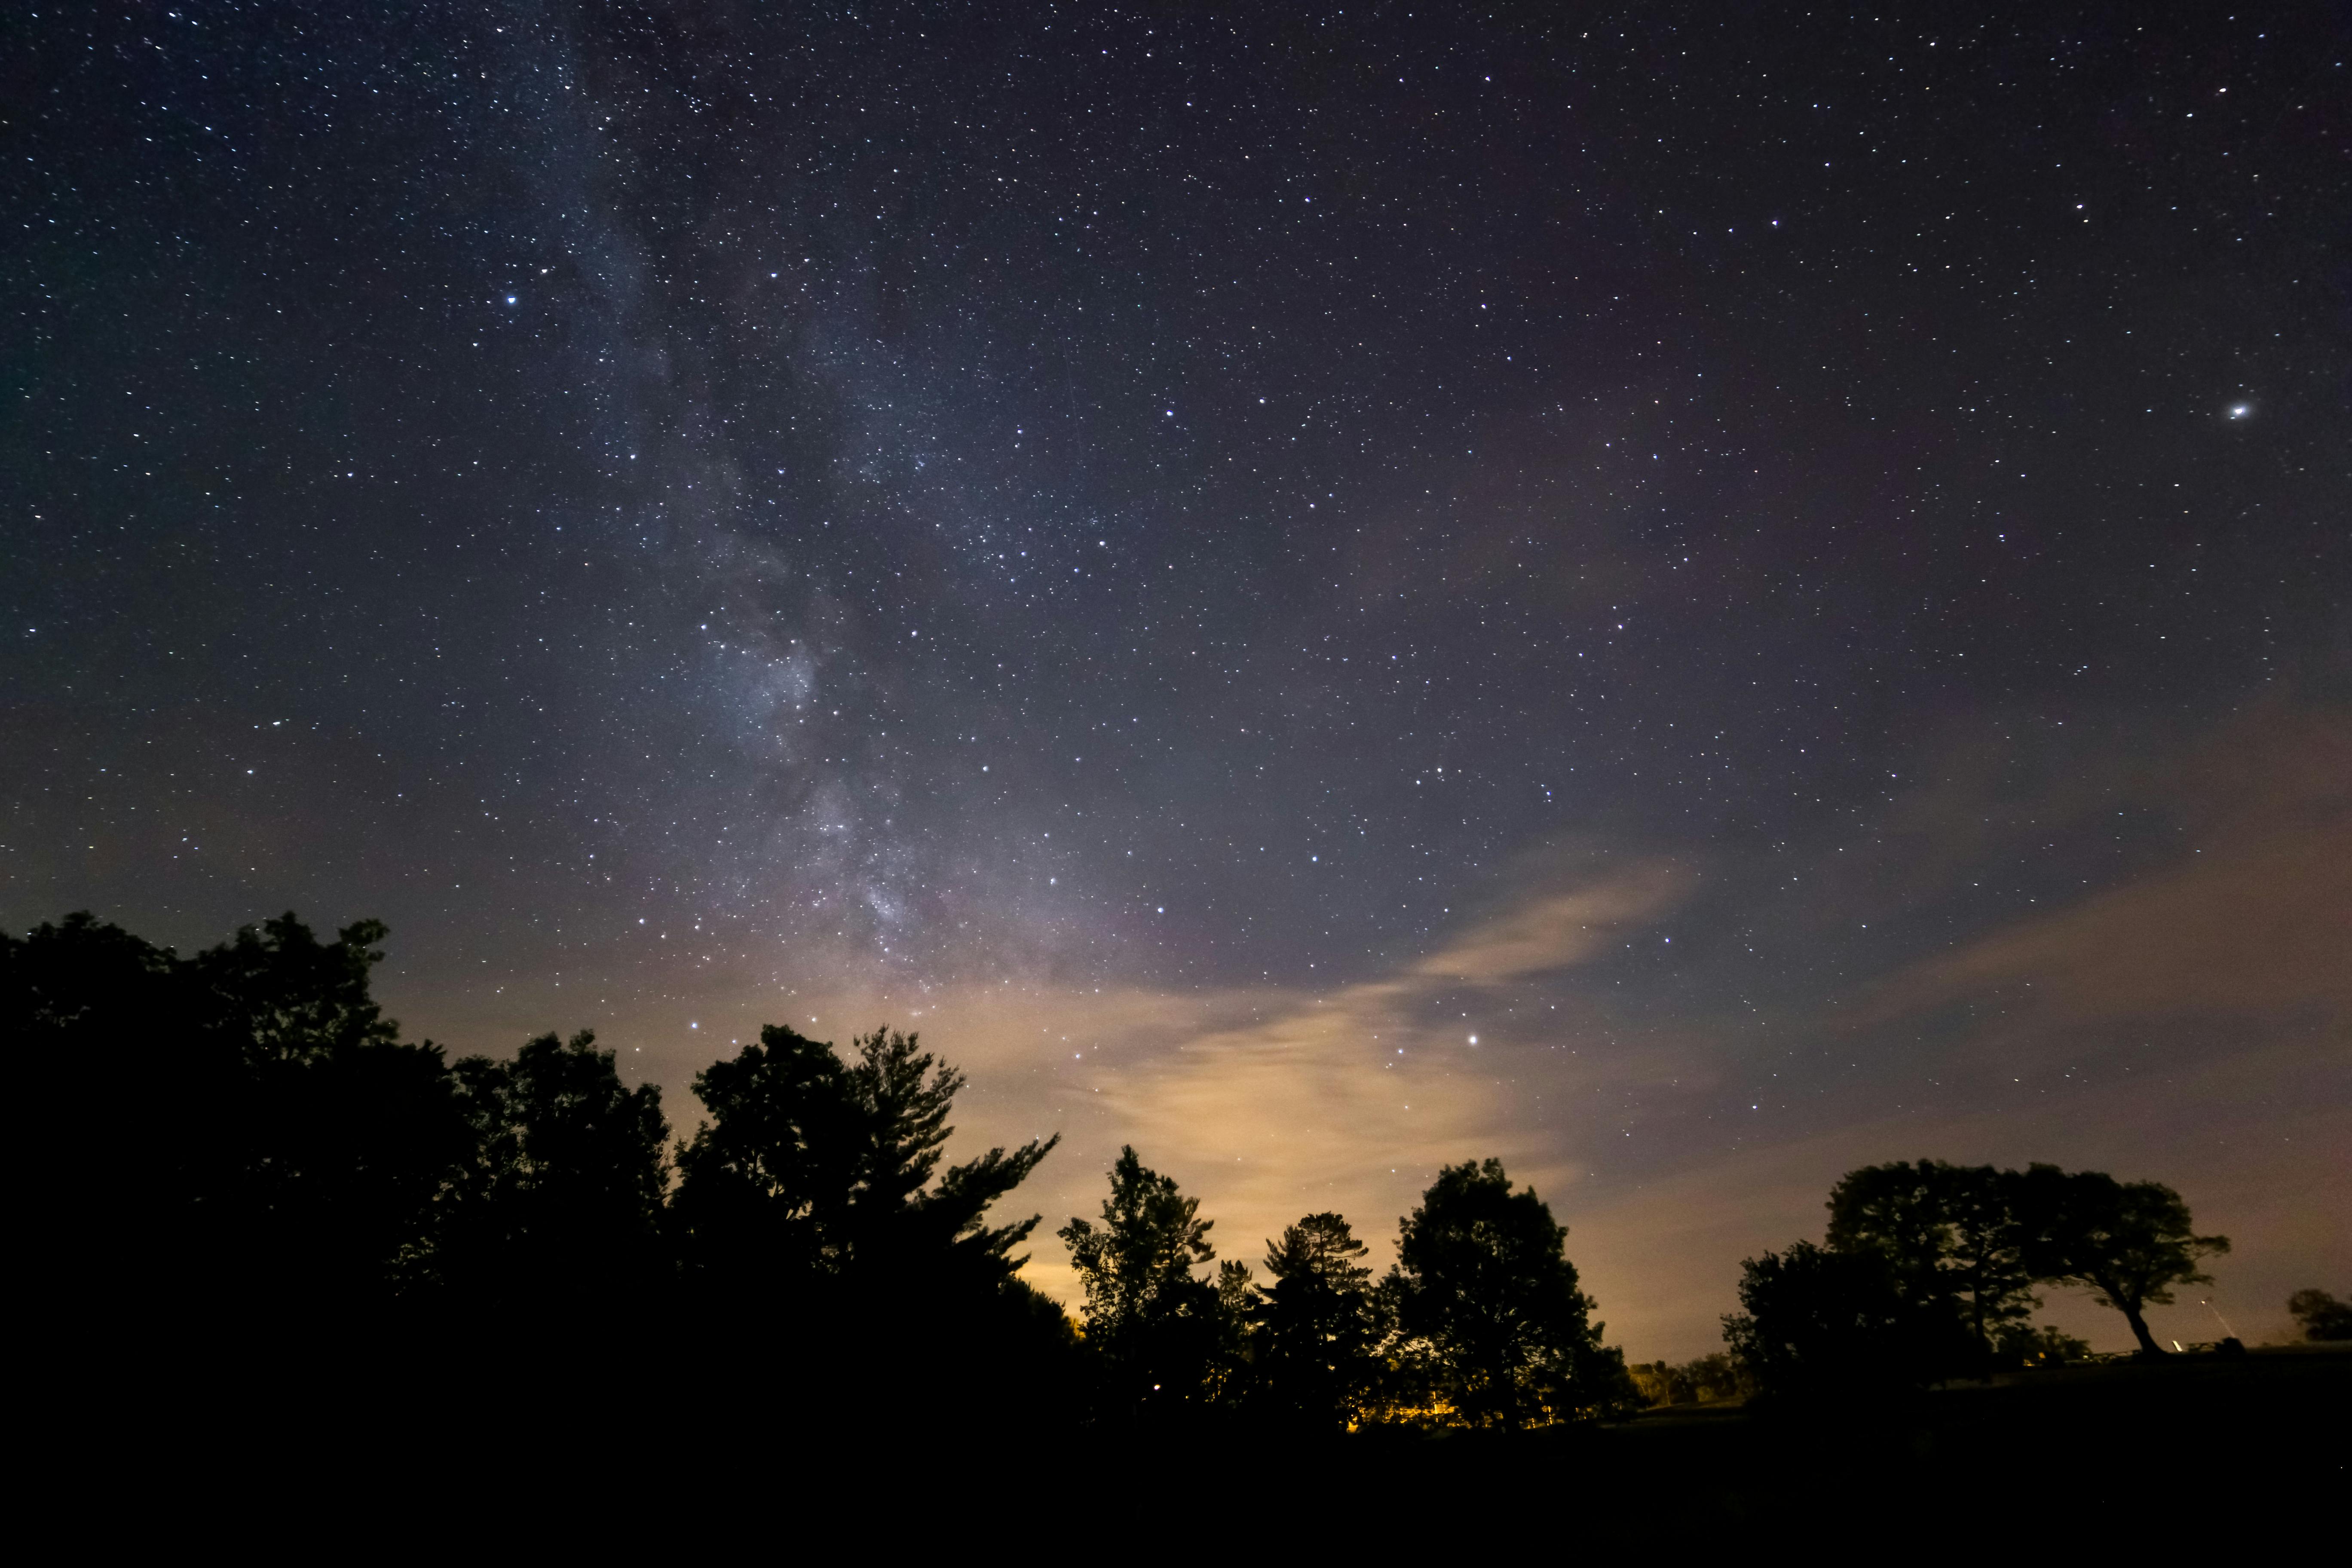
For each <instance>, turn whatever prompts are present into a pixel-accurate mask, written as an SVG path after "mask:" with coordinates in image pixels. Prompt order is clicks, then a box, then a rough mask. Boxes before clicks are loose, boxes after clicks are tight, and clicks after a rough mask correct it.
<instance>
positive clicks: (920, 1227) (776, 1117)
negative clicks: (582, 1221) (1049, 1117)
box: [672, 1024, 1060, 1289]
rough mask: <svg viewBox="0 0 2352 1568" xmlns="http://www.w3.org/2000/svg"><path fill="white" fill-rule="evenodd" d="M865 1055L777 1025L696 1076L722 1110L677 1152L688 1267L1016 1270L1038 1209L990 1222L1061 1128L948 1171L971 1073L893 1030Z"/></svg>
mask: <svg viewBox="0 0 2352 1568" xmlns="http://www.w3.org/2000/svg"><path fill="white" fill-rule="evenodd" d="M853 1045H854V1047H855V1048H856V1053H857V1054H856V1059H855V1060H854V1061H851V1062H847V1063H845V1062H844V1061H843V1060H842V1059H841V1058H839V1057H838V1056H837V1055H835V1052H834V1049H833V1047H831V1046H828V1045H824V1044H822V1043H820V1042H818V1041H815V1040H811V1039H808V1038H806V1037H803V1036H801V1035H799V1034H796V1033H794V1032H793V1030H791V1029H788V1028H785V1027H783V1026H780V1025H774V1024H771V1025H769V1026H767V1027H766V1028H764V1029H762V1030H761V1032H760V1038H759V1041H758V1042H757V1043H756V1044H753V1045H751V1046H747V1047H744V1048H743V1050H742V1051H741V1053H740V1054H739V1055H738V1056H737V1057H736V1058H734V1059H733V1060H731V1061H722V1062H714V1063H712V1064H711V1065H710V1067H709V1068H706V1069H705V1070H704V1071H703V1072H701V1073H700V1074H698V1076H697V1077H696V1079H695V1080H694V1090H695V1093H696V1094H697V1095H698V1096H699V1097H700V1098H701V1100H702V1102H703V1104H704V1105H705V1106H707V1107H708V1108H709V1110H710V1113H711V1118H712V1119H711V1121H709V1123H707V1124H706V1125H704V1126H703V1127H701V1128H699V1129H698V1130H697V1131H696V1133H695V1136H694V1139H693V1141H692V1142H688V1143H687V1144H685V1145H684V1146H682V1147H681V1148H680V1149H679V1151H678V1153H677V1167H678V1173H679V1180H678V1190H677V1197H676V1199H675V1201H674V1203H673V1205H672V1208H673V1213H674V1217H675V1221H676V1224H677V1227H678V1230H679V1233H680V1235H681V1237H682V1239H683V1241H684V1243H685V1247H686V1250H687V1256H688V1260H689V1262H690V1263H691V1264H692V1265H693V1266H694V1267H696V1268H699V1269H701V1270H703V1271H704V1272H706V1273H707V1274H709V1275H710V1276H712V1277H714V1278H722V1277H723V1278H731V1279H735V1280H737V1281H738V1282H739V1283H755V1284H769V1285H772V1284H773V1283H775V1282H776V1280H777V1279H779V1277H780V1276H824V1277H830V1278H833V1279H860V1278H861V1277H862V1278H863V1279H864V1280H865V1281H866V1282H867V1283H869V1284H871V1285H873V1286H874V1288H876V1289H880V1288H882V1287H881V1285H880V1282H881V1281H883V1280H885V1279H887V1280H893V1281H896V1280H902V1279H905V1278H906V1277H907V1276H908V1274H909V1272H910V1271H914V1272H922V1271H931V1272H939V1273H944V1272H950V1271H954V1272H960V1273H961V1274H962V1275H963V1276H964V1277H966V1278H967V1279H970V1280H971V1281H973V1282H976V1283H980V1284H983V1285H985V1286H987V1287H989V1288H994V1287H995V1286H998V1285H1001V1284H1002V1283H1003V1281H1004V1280H1005V1279H1008V1278H1010V1276H1011V1275H1012V1273H1013V1270H1014V1269H1016V1268H1019V1267H1020V1266H1021V1263H1022V1261H1023V1260H1022V1259H1019V1258H1014V1257H1013V1256H1012V1253H1013V1248H1014V1247H1017V1246H1019V1245H1020V1244H1021V1242H1022V1241H1023V1240H1024V1238H1026V1237H1028V1235H1029V1234H1030V1232H1031V1230H1032V1229H1034V1227H1035V1226H1036V1224H1037V1221H1036V1218H1035V1217H1034V1216H1032V1217H1031V1218H1029V1219H1027V1220H1024V1221H1020V1222H1017V1223H1015V1224H1013V1225H1010V1226H993V1227H992V1226H988V1225H986V1224H985V1223H984V1216H985V1215H986V1213H987V1211H988V1209H989V1207H990V1206H991V1205H993V1204H994V1203H995V1202H996V1201H997V1200H998V1199H999V1198H1001V1197H1003V1196H1004V1195H1005V1194H1007V1193H1009V1192H1011V1191H1012V1190H1013V1188H1014V1187H1016V1186H1018V1185H1020V1184H1021V1183H1022V1182H1023V1181H1024V1180H1025V1179H1026V1178H1027V1177H1028V1175H1029V1173H1030V1172H1032V1171H1034V1169H1036V1167H1037V1163H1038V1162H1039V1161H1041V1160H1043V1159H1044V1158H1045V1156H1046V1154H1047V1153H1049V1152H1052V1150H1053V1148H1054V1146H1055V1143H1057V1142H1060V1140H1059V1138H1058V1136H1057V1137H1055V1138H1053V1139H1048V1140H1045V1142H1031V1143H1029V1144H1027V1145H1024V1147H1022V1148H1020V1149H1017V1150H1014V1151H1013V1152H1009V1153H1008V1152H1006V1151H1004V1150H1003V1149H1001V1148H1000V1149H991V1150H990V1151H988V1152H987V1153H985V1154H983V1155H982V1156H980V1157H979V1158H977V1159H974V1160H971V1161H967V1162H965V1163H963V1164H961V1165H957V1166H954V1167H952V1168H951V1169H950V1170H948V1171H947V1172H946V1173H944V1174H941V1175H940V1176H939V1180H938V1184H937V1185H936V1186H934V1185H932V1184H931V1181H932V1177H933V1175H934V1174H935V1173H938V1171H939V1163H940V1151H941V1150H942V1148H943V1147H944V1146H945V1144H946V1142H947V1140H948V1137H949V1135H950V1133H952V1132H953V1131H954V1129H953V1128H951V1127H950V1126H949V1125H948V1122H947V1118H948V1116H949V1114H950V1110H951V1109H952V1107H953V1104H954V1100H955V1096H956V1093H957V1091H958V1090H960V1089H962V1087H963V1082H964V1080H963V1077H962V1075H961V1073H958V1072H956V1071H954V1070H953V1069H952V1068H946V1067H942V1066H940V1065H939V1064H937V1063H936V1062H935V1061H934V1060H933V1059H932V1058H930V1057H929V1055H927V1054H925V1053H924V1052H922V1051H921V1050H919V1048H918V1042H917V1037H914V1036H911V1035H901V1034H898V1033H896V1032H893V1031H890V1030H887V1029H877V1030H876V1031H875V1032H874V1033H872V1034H871V1035H867V1036H865V1037H860V1038H857V1039H856V1040H854V1041H853Z"/></svg>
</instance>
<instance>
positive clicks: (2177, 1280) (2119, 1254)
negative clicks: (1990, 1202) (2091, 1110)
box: [2014, 1164, 2230, 1356]
mask: <svg viewBox="0 0 2352 1568" xmlns="http://www.w3.org/2000/svg"><path fill="white" fill-rule="evenodd" d="M2015 1194H2016V1196H2015V1200H2014V1201H2015V1205H2016V1208H2017V1211H2018V1216H2019V1224H2020V1225H2021V1227H2022V1229H2023V1232H2024V1237H2025V1241H2024V1255H2025V1258H2026V1259H2027V1261H2028V1264H2029V1266H2030V1267H2031V1268H2032V1270H2033V1272H2034V1274H2035V1275H2036V1276H2037V1277H2038V1278H2041V1279H2049V1280H2053V1281H2059V1282H2063V1283H2066V1284H2072V1285H2080V1286H2084V1287H2085V1288H2087V1289H2089V1290H2090V1292H2091V1297H2092V1300H2095V1301H2097V1302H2098V1303H2099V1305H2101V1306H2103V1307H2112V1308H2114V1309H2115V1310H2116V1311H2118V1312H2121V1313H2122V1314H2123V1315H2124V1321H2126V1323H2128V1324H2130V1325H2131V1331H2132V1338H2133V1339H2135V1340H2137V1341H2138V1342H2139V1348H2140V1353H2141V1354H2143V1355H2149V1356H2158V1355H2162V1354H2163V1353H2164V1351H2163V1349H2162V1347H2160V1346H2159V1345H2158V1343H2157V1342H2156V1336H2155V1335H2153V1334H2151V1333H2149V1332H2148V1331H2147V1317H2146V1316H2145V1315H2144V1314H2145V1310H2146V1309H2147V1308H2148V1307H2151V1306H2156V1307H2162V1306H2168V1305H2170V1304H2171V1301H2172V1288H2173V1287H2174V1286H2176V1285H2205V1284H2210V1283H2211V1282H2212V1278H2213V1277H2212V1276H2211V1275H2210V1274H2207V1273H2205V1272H2204V1271H2203V1269H2202V1268H2200V1267H2199V1265H2200V1262H2201V1260H2203V1259H2204V1258H2211V1257H2215V1256H2217V1255H2219V1254H2221V1253H2225V1252H2227V1251H2229V1250H2230V1238H2229V1237H2226V1236H2199V1235H2197V1234H2196V1233H2195V1226H2194V1225H2193V1224H2192V1222H2191V1221H2190V1218H2189V1205H2187V1204H2186V1203H2184V1202H2182V1201H2181V1197H2180V1194H2179V1193H2176V1192H2174V1191H2173V1190H2172V1189H2171V1188H2170V1187H2168V1186H2165V1185H2164V1184H2161V1183H2158V1182H2118V1181H2116V1179H2115V1178H2114V1177H2113V1176H2110V1175H2108V1174H2107V1173H2105V1172H2103V1171H2074V1172H2066V1171H2062V1170H2060V1169H2059V1168H2058V1167H2057V1166H2055V1165H2042V1164H2037V1165H2034V1166H2032V1168H2030V1169H2029V1170H2027V1171H2026V1173H2024V1175H2023V1176H2021V1177H2020V1178H2018V1179H2017V1182H2016V1185H2015Z"/></svg>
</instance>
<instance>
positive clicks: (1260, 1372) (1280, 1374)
mask: <svg viewBox="0 0 2352 1568" xmlns="http://www.w3.org/2000/svg"><path fill="white" fill-rule="evenodd" d="M1368 1251H1370V1248H1369V1247H1366V1246H1365V1245H1364V1244H1363V1243H1362V1242H1360V1241H1359V1240H1357V1239H1356V1237H1355V1233H1354V1232H1353V1231H1352V1230H1350V1229H1349V1226H1348V1222H1347V1221H1346V1220H1345V1219H1343V1218H1341V1217H1340V1216H1339V1215H1336V1214H1330V1213H1324V1214H1311V1215H1307V1216H1306V1217H1305V1218H1303V1219H1301V1220H1300V1221H1299V1222H1298V1223H1297V1224H1296V1225H1292V1226H1285V1227H1284V1229H1283V1232H1282V1236H1281V1237H1280V1239H1278V1240H1276V1241H1270V1242H1268V1243H1267V1244H1266V1251H1265V1271H1266V1275H1267V1278H1268V1279H1269V1280H1270V1281H1271V1283H1269V1284H1268V1285H1266V1286H1265V1287H1264V1288H1263V1289H1260V1290H1259V1291H1258V1292H1257V1296H1258V1300H1257V1302H1256V1304H1255V1310H1253V1311H1252V1313H1251V1320H1252V1329H1253V1332H1252V1334H1251V1373H1252V1375H1251V1380H1250V1381H1251V1394H1252V1403H1253V1405H1255V1406H1256V1408H1257V1409H1258V1411H1259V1413H1260V1414H1261V1415H1264V1416H1266V1417H1268V1418H1271V1419H1273V1420H1276V1421H1277V1422H1280V1423H1282V1424H1285V1425H1291V1426H1303V1427H1306V1428H1308V1429H1310V1430H1322V1431H1338V1430H1341V1429H1344V1428H1345V1427H1347V1426H1349V1425H1350V1424H1351V1423H1352V1422H1353V1421H1354V1420H1355V1418H1356V1415H1357V1413H1358V1408H1359V1405H1360V1401H1361V1400H1362V1398H1363V1396H1364V1394H1365V1393H1366V1391H1367V1390H1368V1388H1369V1387H1370V1384H1371V1381H1372V1378H1373V1375H1374V1372H1375V1363H1374V1362H1373V1358H1372V1353H1371V1352H1372V1316H1371V1311H1370V1282H1371V1278H1372V1271H1371V1270H1370V1268H1366V1267H1365V1266H1364V1265H1363V1264H1362V1263H1361V1262H1360V1261H1359V1260H1360V1258H1362V1257H1363V1256H1364V1254H1365V1253H1366V1252H1368Z"/></svg>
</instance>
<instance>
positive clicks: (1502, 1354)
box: [1382, 1160, 1638, 1430]
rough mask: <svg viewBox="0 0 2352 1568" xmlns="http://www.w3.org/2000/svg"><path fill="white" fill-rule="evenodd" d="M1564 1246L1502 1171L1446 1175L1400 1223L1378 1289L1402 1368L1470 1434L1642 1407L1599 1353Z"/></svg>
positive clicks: (1608, 1355) (1587, 1305) (1562, 1233)
mask: <svg viewBox="0 0 2352 1568" xmlns="http://www.w3.org/2000/svg"><path fill="white" fill-rule="evenodd" d="M1567 1237H1568V1230H1567V1227H1566V1226H1562V1225H1560V1224H1559V1223H1558V1222H1557V1221H1555V1220H1554V1219H1553V1218H1552V1214H1551V1209H1550V1207H1549V1205H1546V1204H1545V1203H1544V1202H1543V1200H1542V1199H1540V1198H1538V1196H1537V1195H1536V1194H1535V1192H1534V1190H1533V1189H1532V1188H1528V1189H1524V1190H1514V1189H1513V1187H1512V1185H1511V1179H1510V1177H1509V1176H1508V1175H1507V1174H1506V1173H1505V1172H1504V1170H1503V1164H1502V1162H1501V1161H1499V1160H1488V1161H1486V1162H1485V1163H1463V1164H1459V1165H1449V1166H1447V1167H1446V1168H1445V1169H1444V1170H1443V1171H1441V1172H1439V1173H1438V1176H1437V1180H1436V1181H1435V1182H1433V1184H1431V1185H1430V1188H1429V1190H1428V1191H1427V1192H1426V1193H1424V1194H1423V1195H1422V1202H1421V1206H1420V1207H1418V1208H1416V1209H1414V1210H1413V1212H1412V1214H1410V1215H1406V1216H1405V1217H1404V1219H1403V1220H1402V1222H1401V1230H1400V1234H1399V1237H1398V1241H1397V1262H1396V1266H1395V1268H1393V1269H1391V1272H1390V1274H1389V1277H1388V1279H1386V1280H1384V1281H1383V1282H1382V1289H1383V1290H1384V1292H1386V1293H1387V1294H1388V1296H1389V1297H1390V1299H1391V1300H1392V1301H1393V1303H1394V1310H1395V1315H1396V1321H1397V1325H1398V1331H1399V1334H1400V1348H1401V1351H1402V1357H1403V1359H1405V1360H1407V1361H1409V1362H1411V1363H1415V1364H1417V1365H1419V1366H1420V1367H1422V1368H1423V1369H1425V1371H1426V1373H1427V1376H1428V1392H1429V1393H1430V1394H1433V1395H1434V1396H1435V1397H1436V1398H1437V1399H1438V1400H1441V1401H1442V1402H1443V1403H1444V1405H1447V1406H1449V1407H1450V1408H1451V1409H1453V1410H1454V1411H1455V1412H1457V1413H1458V1414H1459V1415H1460V1417H1461V1418H1462V1419H1463V1420H1465V1421H1466V1422H1467V1423H1469V1424H1470V1425H1472V1426H1500V1427H1504V1428H1507V1429H1513V1430H1516V1429H1517V1428H1519V1427H1522V1426H1533V1425H1539V1424H1545V1423H1549V1422H1551V1421H1557V1420H1564V1419H1570V1418H1572V1417H1574V1416H1576V1415H1580V1414H1585V1413H1590V1412H1609V1411H1616V1410H1619V1409H1624V1408H1633V1407H1634V1406H1635V1405H1637V1403H1638V1396H1637V1395H1636V1394H1635V1393H1634V1390H1633V1384H1632V1381H1631V1379H1630V1377H1629V1376H1628V1374H1627V1373H1626V1372H1625V1367H1624V1358H1623V1356H1622V1354H1621V1353H1620V1352H1615V1351H1605V1350H1603V1349H1602V1348H1601V1326H1600V1325H1599V1324H1596V1323H1594V1322H1592V1321H1591V1309H1592V1301H1591V1298H1590V1297H1588V1296H1586V1295H1585V1294H1584V1292H1583V1291H1582V1290H1581V1289H1579V1288H1578V1281H1577V1275H1576V1266H1575V1265H1574V1264H1572V1263H1570V1261H1569V1260H1568V1255H1567V1252H1566V1250H1565V1243H1566V1240H1567Z"/></svg>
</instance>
